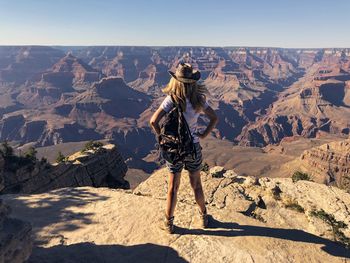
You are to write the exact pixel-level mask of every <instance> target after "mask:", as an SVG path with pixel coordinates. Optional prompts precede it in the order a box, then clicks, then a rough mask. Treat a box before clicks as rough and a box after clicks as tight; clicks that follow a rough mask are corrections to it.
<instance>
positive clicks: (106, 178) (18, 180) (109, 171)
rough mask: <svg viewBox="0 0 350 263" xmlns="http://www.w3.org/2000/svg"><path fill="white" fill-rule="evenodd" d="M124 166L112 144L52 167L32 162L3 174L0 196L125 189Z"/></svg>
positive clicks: (80, 154)
mask: <svg viewBox="0 0 350 263" xmlns="http://www.w3.org/2000/svg"><path fill="white" fill-rule="evenodd" d="M126 172H127V166H126V164H125V162H124V159H123V157H122V156H121V154H120V153H119V151H118V150H117V148H116V146H115V145H113V144H108V145H104V146H103V147H102V148H100V149H98V150H96V151H86V152H84V153H81V152H77V153H76V154H73V155H71V156H69V157H68V160H67V161H64V162H62V163H59V164H56V165H50V164H48V163H44V162H39V161H37V162H35V163H34V164H33V163H29V164H27V165H24V166H22V167H20V168H18V169H16V170H12V171H11V169H7V170H6V171H5V172H4V178H5V188H4V189H3V191H2V193H42V192H46V191H49V190H52V189H56V188H62V187H78V186H94V187H101V186H108V187H113V188H129V183H128V182H127V181H125V180H124V176H125V174H126Z"/></svg>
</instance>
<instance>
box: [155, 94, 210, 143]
mask: <svg viewBox="0 0 350 263" xmlns="http://www.w3.org/2000/svg"><path fill="white" fill-rule="evenodd" d="M173 107H174V105H173V101H172V99H171V96H170V95H168V96H166V98H165V99H164V100H163V102H162V104H160V108H161V109H162V110H164V111H165V112H169V111H170V110H171V109H172V108H173ZM208 107H209V105H208V103H207V102H206V101H205V103H204V109H206V108H208ZM184 116H185V119H186V121H187V124H188V126H189V128H190V130H191V134H192V136H193V142H194V143H196V142H199V138H198V136H197V135H195V133H196V132H197V126H198V117H199V112H196V111H195V110H194V108H193V107H192V104H191V102H190V100H189V99H188V98H186V111H185V112H184Z"/></svg>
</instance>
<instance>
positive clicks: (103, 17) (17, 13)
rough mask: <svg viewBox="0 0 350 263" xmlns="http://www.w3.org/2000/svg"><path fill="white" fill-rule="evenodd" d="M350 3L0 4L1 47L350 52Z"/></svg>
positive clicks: (2, 0) (46, 0) (149, 0)
mask: <svg viewBox="0 0 350 263" xmlns="http://www.w3.org/2000/svg"><path fill="white" fill-rule="evenodd" d="M349 25H350V0H328V1H324V0H317V1H316V0H245V1H236V0H216V1H214V0H211V1H208V0H171V1H169V0H143V1H142V0H125V1H121V0H0V45H138V46H179V45H181V46H259V47H264V46H268V47H286V48H288V47H289V48H298V47H304V48H312V47H313V48H327V47H348V48H350V33H349V31H350V27H349Z"/></svg>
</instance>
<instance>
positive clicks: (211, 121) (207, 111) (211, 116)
mask: <svg viewBox="0 0 350 263" xmlns="http://www.w3.org/2000/svg"><path fill="white" fill-rule="evenodd" d="M203 112H204V114H205V115H206V116H208V118H209V124H208V126H207V128H206V129H205V130H204V132H203V133H198V137H199V138H201V139H204V138H205V137H207V136H208V134H209V133H210V132H211V131H212V130H213V129H214V127H215V126H216V124H217V123H218V122H219V119H218V117H217V115H216V113H215V111H214V110H213V108H212V107H210V106H208V107H207V108H206V109H205V110H203Z"/></svg>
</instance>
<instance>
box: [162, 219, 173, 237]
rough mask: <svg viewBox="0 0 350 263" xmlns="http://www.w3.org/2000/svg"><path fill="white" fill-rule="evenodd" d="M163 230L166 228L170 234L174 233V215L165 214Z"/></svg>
mask: <svg viewBox="0 0 350 263" xmlns="http://www.w3.org/2000/svg"><path fill="white" fill-rule="evenodd" d="M163 230H165V231H166V232H167V233H168V234H173V233H174V217H173V216H172V217H168V216H167V215H165V218H164V227H163Z"/></svg>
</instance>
